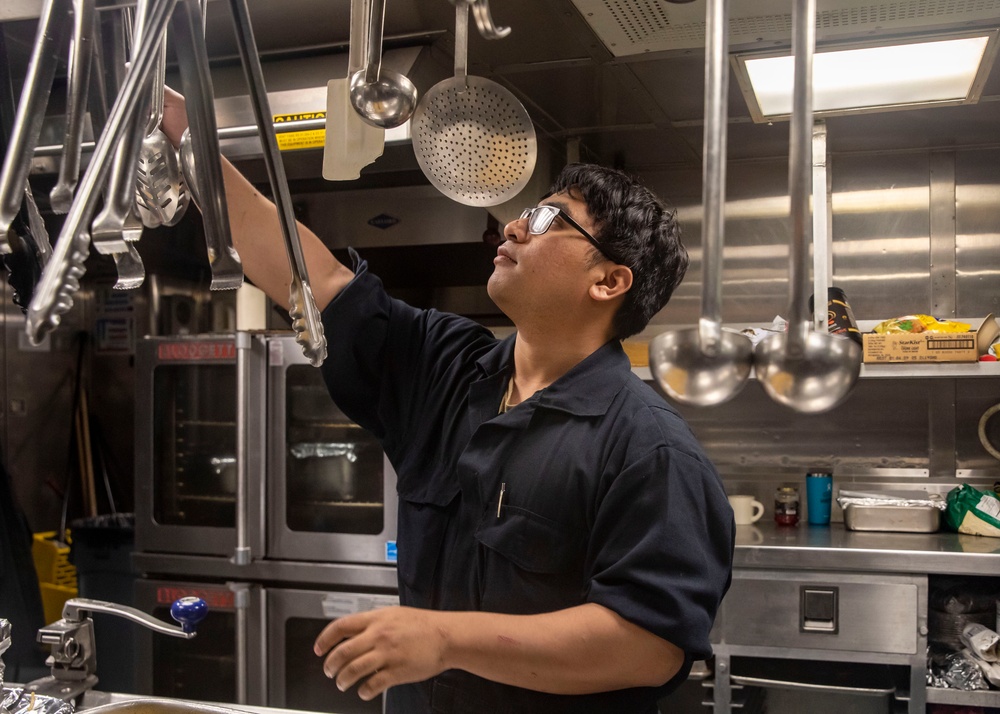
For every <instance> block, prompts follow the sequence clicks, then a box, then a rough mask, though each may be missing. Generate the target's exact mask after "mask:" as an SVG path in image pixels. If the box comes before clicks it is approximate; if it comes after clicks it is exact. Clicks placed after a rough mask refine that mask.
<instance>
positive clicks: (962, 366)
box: [632, 362, 1000, 382]
mask: <svg viewBox="0 0 1000 714" xmlns="http://www.w3.org/2000/svg"><path fill="white" fill-rule="evenodd" d="M632 371H633V372H634V373H635V374H636V376H637V377H639V379H642V380H645V381H647V382H649V381H651V380H652V379H653V373H652V372H651V371H650V369H649V367H633V368H632ZM966 377H1000V362H970V363H922V364H905V363H901V364H863V365H861V379H927V378H941V379H948V378H952V379H955V378H958V379H962V378H966ZM753 378H754V375H753V374H752V373H751V375H750V379H753Z"/></svg>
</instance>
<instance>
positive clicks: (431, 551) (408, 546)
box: [396, 485, 459, 606]
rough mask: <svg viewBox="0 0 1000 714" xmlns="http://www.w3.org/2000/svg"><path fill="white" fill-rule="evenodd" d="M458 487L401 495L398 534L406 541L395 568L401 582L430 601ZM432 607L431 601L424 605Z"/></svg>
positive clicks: (442, 487) (445, 486) (423, 489)
mask: <svg viewBox="0 0 1000 714" xmlns="http://www.w3.org/2000/svg"><path fill="white" fill-rule="evenodd" d="M458 493H459V489H458V486H457V485H442V486H438V487H435V488H427V487H425V488H420V489H414V490H412V491H407V492H404V491H402V490H401V491H400V493H399V533H400V539H401V540H403V539H404V538H405V543H404V546H403V547H401V548H400V550H399V561H398V562H397V564H396V568H397V572H398V574H399V579H400V580H401V581H402V582H403V583H404V584H405V585H407V586H408V587H409V588H411V589H412V590H413V591H415V592H417V593H421V595H423V596H425V597H431V596H432V595H431V590H432V584H433V582H434V578H435V576H436V574H437V569H438V567H439V564H440V562H441V560H442V559H443V546H444V543H445V537H446V535H447V531H448V525H449V522H450V520H451V513H452V511H453V510H454V505H455V501H456V499H457V497H458ZM421 604H422V605H423V606H429V605H430V604H431V601H430V600H428V601H427V602H422V603H421Z"/></svg>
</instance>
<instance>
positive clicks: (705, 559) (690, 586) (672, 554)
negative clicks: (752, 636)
mask: <svg viewBox="0 0 1000 714" xmlns="http://www.w3.org/2000/svg"><path fill="white" fill-rule="evenodd" d="M734 538H735V526H734V525H733V517H732V510H731V509H730V507H729V503H728V501H727V499H726V495H725V492H724V490H723V488H722V484H721V482H720V480H719V478H718V476H717V475H716V474H715V472H714V469H712V468H711V467H710V466H708V465H706V464H705V463H703V462H702V461H700V460H699V459H697V458H694V457H692V456H690V455H688V454H685V453H683V452H680V451H677V450H675V449H672V448H670V447H667V446H663V447H659V448H657V449H655V450H654V451H652V452H651V453H650V454H648V455H647V456H645V457H644V458H642V459H640V460H638V461H637V462H635V463H633V464H631V465H629V466H628V467H627V468H626V469H625V470H624V471H622V473H620V474H619V475H618V476H617V477H616V478H615V480H614V482H613V483H612V485H611V487H610V488H609V490H608V492H607V494H606V496H605V498H604V499H603V501H602V502H601V505H600V508H599V510H598V513H597V518H596V522H595V524H594V530H593V536H592V538H591V543H594V544H597V545H596V546H595V548H596V550H595V551H593V552H591V553H590V554H589V555H588V562H589V565H590V573H591V577H590V583H589V592H588V595H587V600H588V602H594V603H598V604H600V605H603V606H604V607H607V608H609V609H611V610H613V611H614V612H616V613H618V614H619V615H621V616H622V617H623V618H625V619H626V620H628V621H629V622H632V623H633V624H635V625H638V626H639V627H642V628H643V629H645V630H647V631H649V632H651V633H653V634H655V635H657V636H659V637H661V638H663V639H665V640H668V641H669V642H671V643H673V644H674V645H676V646H677V647H679V648H681V649H682V650H684V651H685V652H686V653H687V654H688V656H689V657H690V658H692V659H704V658H705V657H708V656H710V655H711V652H712V648H711V644H710V643H709V632H710V631H711V629H712V623H713V622H714V620H715V614H716V612H717V610H718V608H719V604H720V603H721V601H722V597H723V595H724V594H725V592H726V590H727V589H728V587H729V583H730V579H731V573H732V556H733V546H734Z"/></svg>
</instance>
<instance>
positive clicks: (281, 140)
mask: <svg viewBox="0 0 1000 714" xmlns="http://www.w3.org/2000/svg"><path fill="white" fill-rule="evenodd" d="M310 119H326V112H301V113H299V114H275V115H274V123H275V124H284V123H288V122H298V121H308V120H310ZM275 138H276V139H277V140H278V150H279V151H293V150H295V149H317V148H322V147H323V145H324V144H325V143H326V130H325V129H306V130H304V131H285V132H276V133H275Z"/></svg>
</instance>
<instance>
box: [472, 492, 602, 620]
mask: <svg viewBox="0 0 1000 714" xmlns="http://www.w3.org/2000/svg"><path fill="white" fill-rule="evenodd" d="M476 539H477V540H478V542H479V545H480V547H479V578H480V594H481V598H482V606H483V609H484V610H488V611H492V612H506V613H512V614H533V613H538V612H549V611H551V610H553V609H560V608H564V607H571V606H573V605H579V604H581V603H582V602H583V597H584V594H585V591H586V582H585V579H584V576H583V570H584V563H583V560H584V555H585V548H584V540H583V537H582V534H581V533H580V532H579V531H578V530H576V529H573V528H570V527H568V526H565V525H562V524H558V523H555V522H554V521H551V520H549V519H547V518H545V517H543V516H540V515H538V514H536V513H532V512H531V511H528V510H525V509H522V508H517V507H515V506H505V507H504V509H503V513H502V514H501V517H500V518H496V517H495V514H490V515H489V516H488V517H487V518H485V519H484V520H483V522H482V523H481V524H480V526H479V529H478V530H477V532H476Z"/></svg>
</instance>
